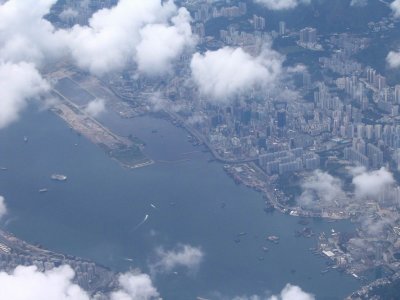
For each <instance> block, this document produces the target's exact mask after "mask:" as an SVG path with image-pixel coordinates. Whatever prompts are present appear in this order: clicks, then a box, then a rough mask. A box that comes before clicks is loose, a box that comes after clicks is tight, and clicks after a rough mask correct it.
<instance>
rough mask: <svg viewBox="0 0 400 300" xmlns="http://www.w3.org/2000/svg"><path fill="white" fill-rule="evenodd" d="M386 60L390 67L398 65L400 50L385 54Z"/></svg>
mask: <svg viewBox="0 0 400 300" xmlns="http://www.w3.org/2000/svg"><path fill="white" fill-rule="evenodd" d="M386 62H387V63H388V64H389V67H391V68H398V67H400V52H396V51H390V52H389V54H388V55H387V56H386Z"/></svg>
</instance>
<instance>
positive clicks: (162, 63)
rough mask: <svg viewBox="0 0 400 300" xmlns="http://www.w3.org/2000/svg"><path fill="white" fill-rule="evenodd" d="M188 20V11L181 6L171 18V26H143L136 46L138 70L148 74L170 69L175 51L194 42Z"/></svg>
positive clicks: (189, 18) (179, 51) (180, 51)
mask: <svg viewBox="0 0 400 300" xmlns="http://www.w3.org/2000/svg"><path fill="white" fill-rule="evenodd" d="M190 20H191V17H190V14H189V12H188V11H187V10H186V9H184V8H181V9H179V12H178V15H177V16H175V17H173V18H172V19H171V21H172V23H173V25H172V26H166V25H165V24H151V25H147V26H146V27H144V28H143V29H142V30H141V31H140V36H141V42H140V43H139V45H138V46H137V47H136V51H137V63H138V69H139V71H142V72H144V73H149V74H157V73H165V72H168V71H170V70H171V69H172V66H171V63H172V62H173V61H174V60H175V58H176V56H177V53H182V52H183V51H184V49H185V48H186V47H189V46H192V45H193V44H194V40H193V37H192V30H191V27H190Z"/></svg>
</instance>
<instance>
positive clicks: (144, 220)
mask: <svg viewBox="0 0 400 300" xmlns="http://www.w3.org/2000/svg"><path fill="white" fill-rule="evenodd" d="M148 219H149V215H145V216H144V219H143V221H142V222H140V223H139V224H137V225H136V226H135V228H133V231H136V230H138V229H139V227H140V226H142V225H143V224H144V223H146V221H147V220H148Z"/></svg>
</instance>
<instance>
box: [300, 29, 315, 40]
mask: <svg viewBox="0 0 400 300" xmlns="http://www.w3.org/2000/svg"><path fill="white" fill-rule="evenodd" d="M316 42H317V29H315V28H311V27H306V28H304V29H302V30H300V43H302V44H315V43H316Z"/></svg>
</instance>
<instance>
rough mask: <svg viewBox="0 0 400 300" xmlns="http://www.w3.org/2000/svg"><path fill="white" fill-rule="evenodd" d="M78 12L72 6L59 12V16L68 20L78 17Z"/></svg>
mask: <svg viewBox="0 0 400 300" xmlns="http://www.w3.org/2000/svg"><path fill="white" fill-rule="evenodd" d="M78 15H79V13H78V12H77V11H76V10H74V9H72V8H70V7H69V8H67V9H64V10H63V11H62V12H61V13H60V14H59V18H60V19H61V20H63V21H68V20H70V19H73V18H76V17H78Z"/></svg>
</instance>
